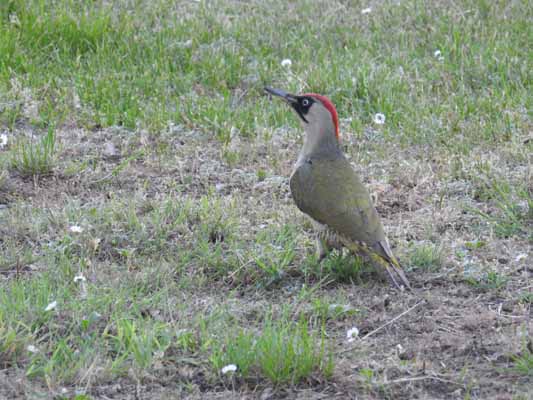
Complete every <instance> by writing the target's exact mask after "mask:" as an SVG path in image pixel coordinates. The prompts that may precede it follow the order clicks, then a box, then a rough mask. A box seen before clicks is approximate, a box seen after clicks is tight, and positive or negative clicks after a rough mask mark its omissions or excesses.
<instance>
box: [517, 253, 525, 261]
mask: <svg viewBox="0 0 533 400" xmlns="http://www.w3.org/2000/svg"><path fill="white" fill-rule="evenodd" d="M526 258H527V254H526V253H522V254H519V255H517V256H516V259H515V261H516V262H520V261H522V260H525V259H526Z"/></svg>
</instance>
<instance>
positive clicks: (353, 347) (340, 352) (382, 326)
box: [335, 299, 426, 354]
mask: <svg viewBox="0 0 533 400" xmlns="http://www.w3.org/2000/svg"><path fill="white" fill-rule="evenodd" d="M425 301H426V300H425V299H422V300H420V301H418V302H417V303H415V305H414V306H412V307H410V308H408V309H407V310H405V311H404V312H402V313H401V314H398V315H397V316H395V317H394V318H393V319H391V320H390V321H388V322H386V323H385V324H383V325H381V326H379V327H378V328H376V329H374V330H373V331H371V332H368V333H367V334H366V335H365V336H363V337H362V338H361V341H363V340H365V339H367V338H369V337H370V336H372V335H374V334H376V333H377V332H379V331H380V330H382V329H383V328H386V327H387V326H389V325H390V324H392V323H394V322H396V321H397V320H399V319H400V318H401V317H403V316H404V315H406V314H408V313H410V312H411V311H413V310H414V309H415V308H416V307H418V306H419V305H420V304H422V303H424V302H425ZM356 348H357V345H356V346H351V347H350V348H348V349H343V350H340V351H338V352H336V353H335V354H343V353H347V352H349V351H352V350H354V349H356Z"/></svg>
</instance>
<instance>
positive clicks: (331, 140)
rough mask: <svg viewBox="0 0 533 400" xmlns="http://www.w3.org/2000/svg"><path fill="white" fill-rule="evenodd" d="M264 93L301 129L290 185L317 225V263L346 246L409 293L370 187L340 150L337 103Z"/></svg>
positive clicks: (323, 98)
mask: <svg viewBox="0 0 533 400" xmlns="http://www.w3.org/2000/svg"><path fill="white" fill-rule="evenodd" d="M264 90H265V91H266V92H267V93H269V94H271V95H273V96H276V97H280V98H281V99H283V100H284V101H285V102H286V103H287V104H288V105H289V106H290V107H291V108H292V110H294V111H295V112H296V115H297V116H298V119H299V120H300V122H301V124H302V126H303V129H304V131H305V137H304V141H303V146H302V148H301V150H300V153H299V155H298V159H297V161H296V164H295V165H294V168H293V171H292V173H291V176H290V180H289V186H290V191H291V195H292V198H293V200H294V202H295V204H296V206H297V207H298V208H299V209H300V211H302V212H303V213H304V214H306V215H307V216H309V217H310V218H311V220H312V222H313V225H314V227H315V231H316V247H317V257H318V259H319V262H321V261H322V260H323V259H324V258H325V257H326V256H327V254H328V253H329V252H330V251H331V250H332V249H339V250H340V249H342V248H343V247H344V248H346V249H348V250H349V251H350V252H351V253H354V254H356V255H358V256H362V257H363V258H364V259H366V260H368V261H369V262H370V264H371V265H373V266H374V267H375V268H376V269H377V271H378V272H379V273H380V274H381V275H382V276H384V277H385V278H386V279H387V280H388V281H389V282H390V284H392V285H393V286H395V287H396V288H398V289H400V290H405V289H409V290H410V289H411V286H410V284H409V281H408V279H407V277H406V275H405V272H404V270H403V268H402V266H401V265H400V263H399V261H398V259H397V258H396V257H395V256H394V254H393V252H392V250H391V248H390V245H389V241H388V239H387V236H386V235H385V231H384V229H383V225H382V223H381V220H380V218H379V215H378V213H377V211H376V208H375V207H374V204H373V202H372V199H371V197H370V194H369V192H368V189H367V188H366V187H365V185H364V184H363V182H362V181H361V178H360V177H359V176H358V174H357V173H356V171H355V170H354V169H353V168H352V166H351V164H350V162H349V161H348V159H347V158H346V156H345V155H344V152H343V151H342V148H341V145H340V135H339V117H338V114H337V110H336V108H335V105H334V104H333V103H332V102H331V100H330V99H329V98H327V97H326V96H323V95H320V94H316V93H304V94H300V95H294V94H290V93H287V92H285V91H284V90H281V89H273V88H271V87H265V88H264Z"/></svg>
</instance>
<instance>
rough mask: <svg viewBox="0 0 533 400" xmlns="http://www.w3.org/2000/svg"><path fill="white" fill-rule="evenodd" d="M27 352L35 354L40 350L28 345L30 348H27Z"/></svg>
mask: <svg viewBox="0 0 533 400" xmlns="http://www.w3.org/2000/svg"><path fill="white" fill-rule="evenodd" d="M26 350H28V351H29V352H30V353H33V354H35V353H38V352H39V349H38V348H37V347H35V346H34V345H33V344H30V345H28V347H26Z"/></svg>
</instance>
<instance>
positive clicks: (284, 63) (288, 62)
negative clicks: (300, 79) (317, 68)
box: [281, 58, 292, 68]
mask: <svg viewBox="0 0 533 400" xmlns="http://www.w3.org/2000/svg"><path fill="white" fill-rule="evenodd" d="M291 65H292V61H291V60H290V59H288V58H285V59H284V60H281V66H282V67H284V68H290V67H291Z"/></svg>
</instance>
